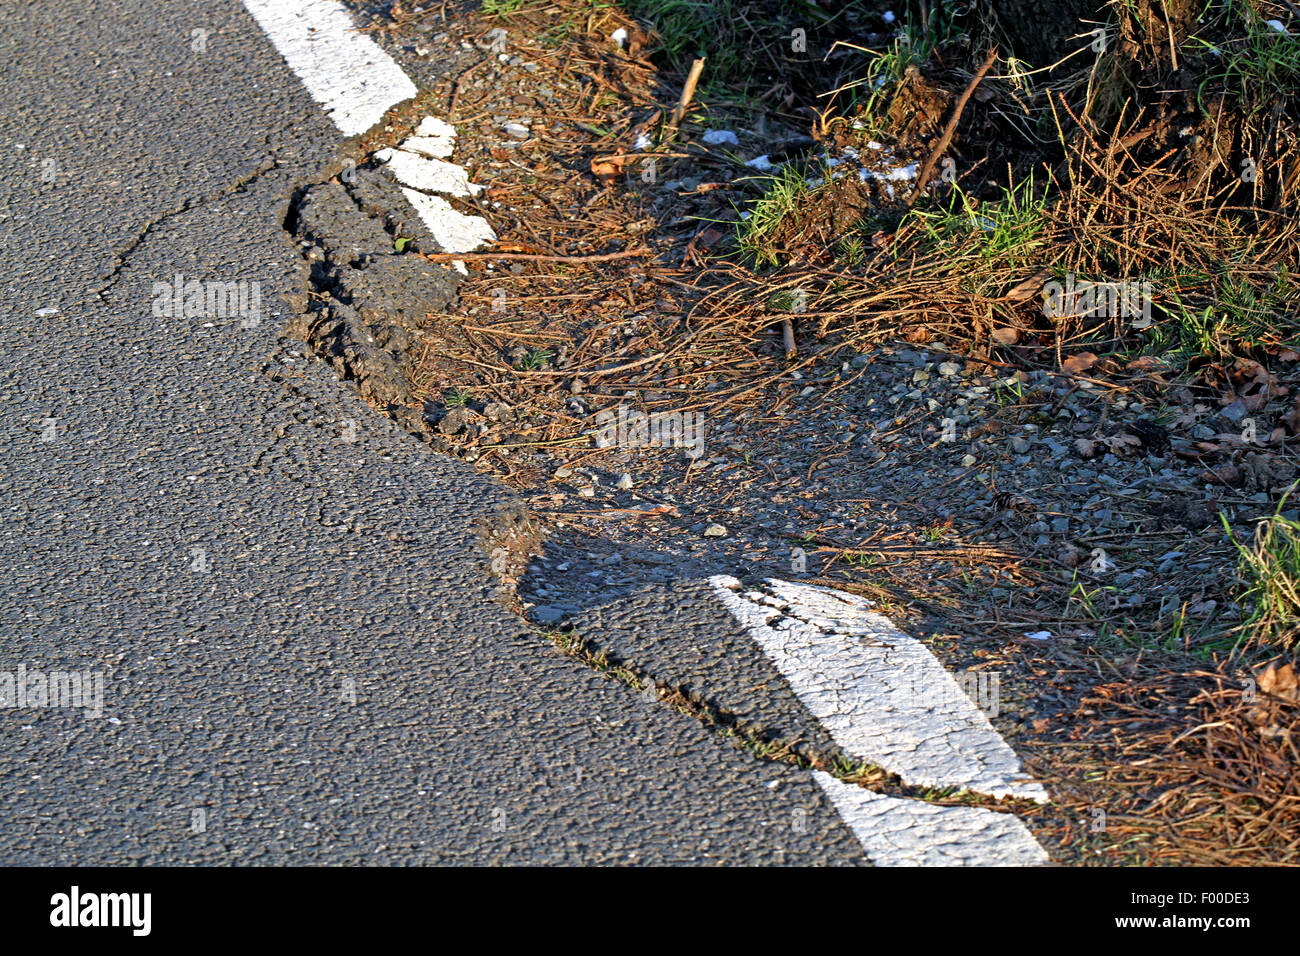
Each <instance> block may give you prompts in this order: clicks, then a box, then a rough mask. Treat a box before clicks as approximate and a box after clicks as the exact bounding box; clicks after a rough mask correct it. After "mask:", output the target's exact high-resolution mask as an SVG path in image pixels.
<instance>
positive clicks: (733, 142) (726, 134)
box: [700, 129, 740, 146]
mask: <svg viewBox="0 0 1300 956" xmlns="http://www.w3.org/2000/svg"><path fill="white" fill-rule="evenodd" d="M700 139H702V140H704V142H705V143H707V144H708V145H709V146H739V145H740V140H738V139H737V138H736V134H735V133H733V132H732V131H731V130H729V129H711V130H709V131H708V132H707V133H705V134H704V135H703V136H701V137H700Z"/></svg>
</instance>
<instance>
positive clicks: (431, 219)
mask: <svg viewBox="0 0 1300 956" xmlns="http://www.w3.org/2000/svg"><path fill="white" fill-rule="evenodd" d="M402 195H404V196H405V197H406V199H407V201H408V202H410V204H411V205H412V206H414V207H415V211H416V212H418V213H419V214H420V218H421V219H423V220H424V224H425V225H426V226H428V227H429V232H430V233H432V234H433V238H434V241H435V242H437V243H438V245H439V246H440V247H441V248H442V250H443V251H444V252H473V251H474V250H475V249H477V248H478V247H479V246H482V245H486V244H487V243H491V242H496V240H497V234H496V232H494V231H493V229H492V227H491V226H490V225H488V221H487V220H486V219H484V218H482V217H481V216H466V215H465V214H464V213H461V212H457V211H456V210H455V209H453V208H452V206H451V203H449V202H447V200H445V199H443V198H442V197H441V196H430V195H429V194H428V193H422V192H416V191H415V190H414V189H403V190H402ZM452 265H453V266H455V268H456V270H457V271H458V272H461V273H464V272H466V271H467V270H466V269H465V263H463V262H461V261H460V260H454V261H453V262H452Z"/></svg>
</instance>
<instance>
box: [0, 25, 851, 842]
mask: <svg viewBox="0 0 1300 956" xmlns="http://www.w3.org/2000/svg"><path fill="white" fill-rule="evenodd" d="M196 29H204V30H208V31H210V32H209V34H208V35H207V36H206V44H205V45H206V50H205V51H204V52H202V53H198V52H196V51H195V49H194V48H193V47H194V42H193V38H194V34H193V31H194V30H196ZM0 79H2V86H3V89H4V91H5V98H4V102H3V104H2V105H0V143H2V144H3V145H2V147H0V204H2V205H0V248H2V251H3V256H2V258H0V316H2V317H3V323H4V352H3V362H2V367H0V403H3V416H2V417H0V429H2V430H3V443H2V444H0V507H2V508H3V514H4V521H3V525H2V526H0V690H3V687H4V685H3V683H2V682H3V679H4V678H3V675H4V674H6V673H7V674H10V675H13V677H12V678H11V680H13V679H16V678H17V675H18V674H19V673H22V674H24V675H25V679H26V681H27V683H26V684H24V687H25V688H26V691H27V692H31V693H38V691H35V692H33V691H31V688H32V687H33V686H35V687H38V688H39V687H40V686H42V684H41V681H42V680H44V681H46V682H47V683H46V685H45V686H48V682H49V679H50V674H51V673H52V672H55V671H60V672H78V673H86V674H88V675H89V678H88V683H87V686H90V687H93V686H95V682H96V681H98V680H102V687H103V697H102V706H93V705H92V706H91V707H89V708H87V707H83V708H79V709H73V708H68V707H53V706H49V705H48V703H47V704H46V705H45V706H41V705H40V703H39V698H38V697H31V696H30V694H29V696H28V698H25V699H24V700H23V701H18V702H17V703H19V704H20V706H12V704H13V703H14V701H13V700H11V701H10V704H11V705H10V706H6V707H4V708H2V709H0V734H2V735H3V742H4V746H3V748H2V749H0V821H3V822H2V823H0V862H3V863H7V864H42V863H47V864H52V863H76V864H92V863H149V864H158V863H214V864H253V863H258V864H273V863H279V864H287V863H338V864H341V863H375V864H381V863H436V862H455V861H463V862H473V863H494V862H521V863H522V862H528V863H543V862H573V863H578V862H628V863H660V862H697V863H699V862H727V863H742V862H762V863H789V864H794V863H860V862H863V859H864V858H863V853H862V848H861V847H860V846H859V844H858V842H857V840H856V839H855V837H854V834H853V832H851V831H850V830H849V829H848V827H847V826H845V825H844V824H843V823H842V822H840V818H839V817H838V816H837V815H836V811H835V809H834V808H833V807H832V806H831V804H830V801H829V800H828V799H827V798H826V797H825V796H824V795H823V793H822V791H821V790H820V789H819V788H818V786H816V784H815V783H814V782H813V780H812V779H811V777H810V775H809V774H807V773H806V772H804V771H797V770H794V769H792V768H789V767H784V766H780V765H776V764H771V763H764V762H761V761H758V760H756V759H754V758H753V757H751V756H748V755H746V754H744V753H742V752H740V751H737V750H735V749H733V748H732V747H730V746H729V745H728V744H727V743H726V742H725V741H724V740H722V739H720V738H718V737H716V736H714V735H711V734H710V733H708V732H706V731H705V730H704V729H703V728H702V726H701V725H699V724H698V723H697V722H695V721H694V720H692V719H690V718H688V717H684V716H681V715H679V714H677V713H675V712H673V711H672V710H670V709H669V708H667V707H665V706H663V705H658V704H654V703H647V702H645V701H643V700H642V699H641V698H640V697H639V696H638V695H637V694H636V693H635V692H634V691H632V690H629V689H628V688H626V687H623V686H622V685H620V684H618V683H616V682H614V681H611V680H608V679H606V678H604V677H602V676H601V675H599V674H597V673H595V672H593V671H591V670H589V669H587V668H585V667H583V666H582V665H580V664H578V663H576V662H574V661H571V660H569V659H567V658H564V657H562V656H560V655H559V654H558V653H557V652H556V651H554V650H553V649H552V648H551V647H550V645H549V644H547V643H546V642H545V641H544V640H542V639H541V638H539V637H538V636H536V635H534V634H532V633H530V632H529V631H528V630H527V629H526V628H525V627H524V626H523V625H522V624H521V622H520V621H519V620H518V619H517V618H516V617H514V616H513V615H512V614H511V613H509V612H508V611H506V610H505V609H504V608H503V607H502V606H501V604H500V603H499V595H498V594H497V591H496V589H495V588H496V586H495V584H494V579H493V578H491V576H490V575H489V574H488V573H487V567H486V557H485V555H484V554H483V551H482V549H481V547H480V546H479V544H478V541H477V539H476V536H475V533H474V530H473V526H474V522H475V521H476V520H477V519H479V518H482V517H484V516H489V515H491V514H492V513H493V512H494V511H495V510H496V509H497V508H498V507H499V506H500V505H501V504H502V503H504V502H505V500H506V499H505V496H504V494H503V492H502V491H501V490H500V489H499V488H498V487H497V486H495V485H493V484H492V483H490V482H489V481H488V480H486V479H484V478H482V477H480V476H477V475H476V474H475V473H473V472H472V471H471V470H469V469H468V468H466V467H463V466H461V465H460V464H458V463H457V462H455V461H454V460H452V459H450V458H443V457H437V456H435V455H433V454H431V453H430V452H428V450H427V449H426V448H424V446H422V445H419V444H418V443H417V442H415V441H414V440H413V439H411V438H410V437H409V436H407V435H406V434H404V433H402V432H400V431H399V430H398V429H397V428H396V427H394V426H392V425H391V423H389V422H387V421H386V420H384V419H382V418H381V417H379V416H378V415H376V414H374V413H373V412H371V411H370V410H369V409H368V408H367V407H365V406H364V405H363V404H361V403H360V402H359V400H358V399H357V398H356V397H355V396H354V394H353V393H352V392H351V390H350V389H349V387H348V386H347V385H345V384H342V383H339V382H338V381H337V380H336V378H335V376H334V374H333V372H332V371H331V370H329V369H328V368H327V367H326V366H324V365H323V364H321V363H319V362H317V361H315V360H313V359H308V358H305V357H304V356H303V354H302V349H301V347H300V346H299V345H298V344H297V343H296V342H293V341H291V340H288V339H285V338H283V337H282V335H281V327H282V322H283V321H284V311H285V309H284V305H283V302H284V299H283V295H284V294H285V293H286V292H295V291H300V290H301V288H302V276H301V274H300V268H301V260H300V258H299V256H298V255H297V253H296V252H295V251H294V250H293V249H292V248H291V247H290V245H289V243H288V241H287V239H286V237H285V234H284V231H283V229H282V222H283V216H284V213H285V209H286V203H287V201H288V198H289V196H290V195H291V193H292V191H293V189H294V188H295V186H297V185H300V184H302V183H304V182H310V181H311V180H312V177H313V176H314V175H316V174H317V173H318V171H319V170H320V169H321V168H322V167H323V166H324V165H325V164H327V163H328V162H329V161H330V160H331V158H332V157H334V156H335V154H336V150H337V148H338V146H339V143H340V141H341V139H342V136H341V134H340V133H339V131H338V130H337V129H336V128H335V127H334V126H333V125H332V124H331V123H330V122H329V120H328V119H327V117H326V116H325V114H324V113H323V112H322V110H321V108H320V106H319V105H318V104H316V103H315V102H313V101H312V100H311V99H310V98H309V96H308V95H307V93H306V92H305V91H304V88H303V86H302V84H301V83H300V82H299V81H298V79H297V78H296V77H295V76H294V75H293V74H292V73H291V72H290V71H289V69H288V68H287V67H286V65H285V62H284V61H283V60H282V59H281V57H280V56H279V54H278V53H277V52H276V50H275V48H274V47H273V46H272V44H271V43H270V42H269V41H268V39H267V37H266V36H265V35H264V34H263V32H262V31H261V30H260V29H259V27H258V25H257V24H256V23H255V22H254V21H253V19H252V18H251V17H250V16H249V14H248V13H247V12H246V10H245V9H244V7H243V6H242V5H241V4H239V3H238V2H236V0H213V2H206V3H203V4H201V5H199V4H178V3H164V2H161V0H119V2H111V0H76V2H72V0H43V2H41V3H38V4H21V5H20V4H6V5H5V6H4V8H3V11H0ZM178 275H179V276H182V277H183V279H182V280H180V281H181V284H183V283H185V282H188V281H190V280H199V281H204V282H223V283H240V282H245V283H256V284H258V285H257V286H256V288H257V289H258V290H259V291H260V294H261V307H262V313H261V314H262V317H261V319H260V321H253V320H251V319H249V317H248V315H247V314H224V315H217V316H212V317H199V318H195V317H189V318H186V317H180V316H168V315H165V314H156V313H158V312H159V309H158V307H157V300H158V296H159V294H160V293H159V290H158V289H157V288H156V287H155V284H157V283H172V284H176V283H177V279H176V277H177V276H178ZM231 288H235V287H231ZM252 288H254V287H253V286H245V287H244V289H245V290H246V291H247V290H249V289H252ZM232 294H234V293H232ZM248 294H251V293H248ZM52 310H57V311H52ZM227 311H229V310H227ZM248 311H251V310H244V312H248ZM277 313H278V314H277ZM37 674H39V675H40V676H39V677H35V675H37ZM69 686H70V685H69ZM33 700H35V701H36V705H33ZM21 704H26V706H21ZM87 710H89V711H91V712H90V713H87Z"/></svg>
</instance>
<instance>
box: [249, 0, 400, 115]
mask: <svg viewBox="0 0 1300 956" xmlns="http://www.w3.org/2000/svg"><path fill="white" fill-rule="evenodd" d="M244 6H245V7H246V8H247V9H248V12H249V13H251V14H252V15H253V19H255V20H256V21H257V23H258V25H259V26H260V27H261V28H262V30H263V31H265V33H266V35H267V36H268V37H270V38H271V42H272V43H274V44H275V48H276V49H277V50H279V51H280V55H281V56H282V57H284V60H285V62H286V63H288V64H289V68H290V69H291V70H293V72H294V73H296V74H297V75H298V79H300V80H302V85H303V86H305V87H306V88H307V92H308V93H309V94H311V97H312V99H314V100H315V101H316V102H318V103H320V104H321V105H322V106H324V107H325V111H326V112H327V113H329V116H330V119H332V120H333V121H334V125H335V126H337V127H338V128H339V130H340V131H341V132H342V133H343V135H344V136H355V135H357V134H358V133H364V132H365V131H366V130H368V129H370V127H372V126H374V125H375V123H377V122H379V120H380V119H381V118H382V117H383V115H384V113H386V112H387V111H388V110H389V109H390V108H391V107H392V106H394V105H395V104H397V103H400V102H401V101H402V100H408V99H410V98H411V97H412V96H414V95H415V94H416V88H415V84H414V83H412V82H411V80H410V78H409V77H408V76H407V75H406V74H405V73H404V72H402V68H401V67H400V66H398V65H397V63H396V62H394V61H393V58H392V57H390V56H389V55H388V54H387V53H385V52H384V51H383V50H382V49H381V48H380V46H379V44H378V43H376V42H375V41H374V40H372V39H371V38H370V37H368V36H366V35H365V34H361V33H357V32H356V25H355V24H354V23H353V22H352V17H351V16H350V15H349V14H348V11H347V9H346V8H345V7H344V6H343V5H342V4H341V3H335V2H333V0H244Z"/></svg>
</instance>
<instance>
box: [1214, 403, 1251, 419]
mask: <svg viewBox="0 0 1300 956" xmlns="http://www.w3.org/2000/svg"><path fill="white" fill-rule="evenodd" d="M1219 414H1220V415H1221V416H1222V417H1223V418H1226V419H1227V420H1228V421H1230V422H1232V423H1233V424H1234V425H1235V424H1237V423H1238V422H1240V421H1241V420H1242V419H1243V418H1245V417H1246V403H1245V402H1243V401H1242V400H1241V399H1237V400H1236V401H1235V402H1233V403H1232V404H1230V405H1226V406H1224V407H1223V408H1221V409H1219Z"/></svg>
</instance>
